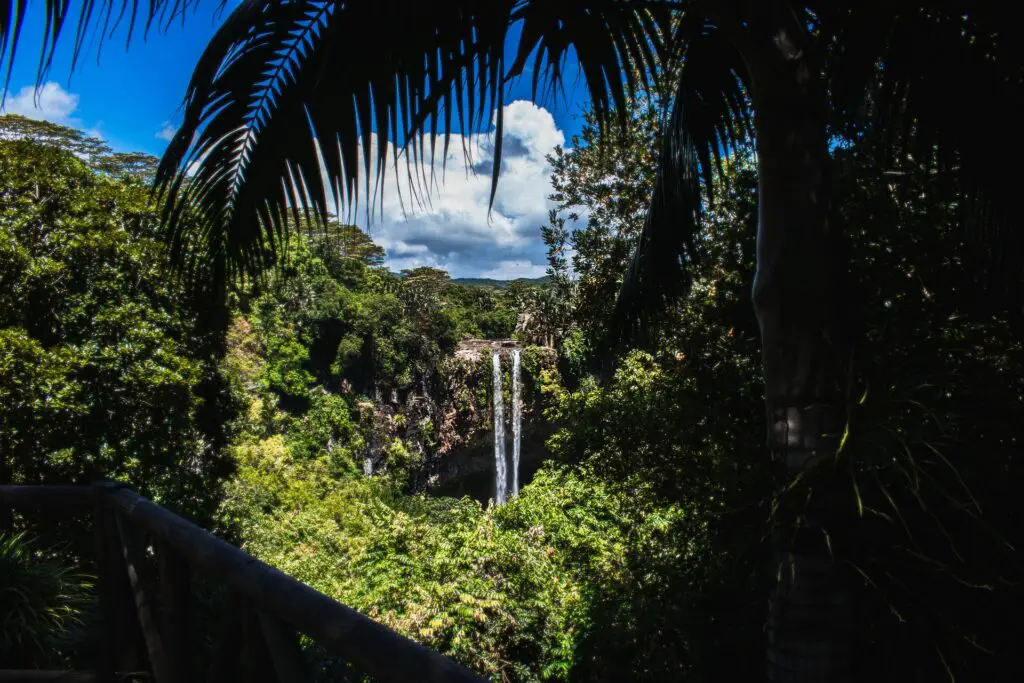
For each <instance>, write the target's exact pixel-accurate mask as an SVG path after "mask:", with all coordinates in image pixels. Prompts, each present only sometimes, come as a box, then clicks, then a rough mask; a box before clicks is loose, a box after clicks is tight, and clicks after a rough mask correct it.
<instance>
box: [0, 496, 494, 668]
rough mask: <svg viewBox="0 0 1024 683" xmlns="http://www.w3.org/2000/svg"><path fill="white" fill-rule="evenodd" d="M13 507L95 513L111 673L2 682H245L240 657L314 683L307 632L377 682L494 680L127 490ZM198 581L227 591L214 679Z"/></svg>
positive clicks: (19, 499)
mask: <svg viewBox="0 0 1024 683" xmlns="http://www.w3.org/2000/svg"><path fill="white" fill-rule="evenodd" d="M7 506H10V507H14V508H42V509H44V510H47V511H55V510H61V511H62V513H64V512H65V511H69V512H77V513H82V514H91V515H92V522H93V528H94V532H95V533H94V538H95V547H96V556H95V560H96V574H97V577H96V579H97V582H96V583H97V591H98V598H99V607H100V611H101V616H102V621H103V625H104V634H103V635H104V644H103V648H102V662H103V663H102V665H101V667H100V669H101V670H98V671H13V670H0V682H7V681H26V682H27V681H69V682H70V681H75V682H78V681H108V680H109V681H115V680H116V681H124V680H131V679H132V678H135V679H136V680H155V681H156V683H193V681H206V682H207V683H220V682H221V681H232V682H233V681H236V680H241V678H239V677H238V674H237V672H238V671H239V669H238V666H239V662H240V660H246V662H247V665H248V669H249V670H250V671H255V672H256V674H255V679H256V680H257V681H266V682H267V683H299V682H306V681H311V680H312V672H311V668H310V664H309V662H308V661H307V660H306V656H305V653H304V652H303V650H302V649H301V648H300V647H299V642H298V639H297V633H304V634H306V635H307V636H309V637H310V638H312V639H313V640H314V641H316V642H317V643H319V644H320V646H322V648H323V649H324V650H326V651H327V652H328V653H330V654H332V655H336V656H338V657H340V658H341V659H342V660H344V661H345V662H348V663H350V664H351V665H353V666H354V667H355V668H356V669H357V670H358V671H359V672H361V673H363V674H367V675H369V676H371V677H372V678H374V679H375V680H379V681H383V682H395V683H398V682H402V683H404V682H406V681H425V682H435V683H441V682H452V683H455V682H460V683H461V682H466V683H469V682H470V681H472V682H474V683H483V679H481V678H479V677H478V676H476V675H475V674H474V673H473V672H471V671H470V670H469V669H467V668H465V667H463V666H461V665H459V664H456V663H455V662H453V661H452V660H450V659H448V658H446V657H444V656H442V655H441V654H439V653H437V652H434V651H432V650H429V649H427V648H425V647H423V646H422V645H419V644H418V643H415V642H413V641H411V640H409V639H408V638H405V637H404V636H401V635H399V634H397V633H395V632H394V631H392V630H391V629H389V628H387V627H386V626H383V625H382V624H379V623H377V622H375V621H373V620H372V619H369V618H368V617H365V616H363V615H362V614H360V613H359V612H357V611H355V610H353V609H351V608H349V607H346V606H345V605H342V604H341V603H339V602H336V601H335V600H333V599H331V598H329V597H327V596H326V595H324V594H323V593H320V592H318V591H316V590H313V589H312V588H310V587H309V586H307V585H305V584H303V583H301V582H299V581H297V580H295V579H293V578H292V577H290V576H288V575H286V574H283V573H281V572H279V571H278V570H276V569H274V568H273V567H271V566H269V565H267V564H264V563H263V562H260V561H259V560H257V559H255V558H253V557H251V556H249V555H247V554H246V553H244V552H243V551H241V550H239V549H238V548H236V547H234V546H233V545H231V544H229V543H227V542H225V541H223V540H221V539H219V538H217V537H216V536H214V535H212V534H210V533H209V532H207V531H205V530H204V529H201V528H199V527H198V526H196V525H194V524H192V523H191V522H188V521H186V520H184V519H182V518H181V517H179V516H177V515H175V514H173V513H171V512H169V511H168V510H166V509H164V508H162V507H160V506H159V505H157V504H155V503H153V502H152V501H149V500H147V499H145V498H143V497H142V496H140V495H138V494H137V493H135V492H134V491H132V490H130V489H128V488H126V487H123V486H121V485H117V484H100V485H96V486H0V507H7ZM154 556H155V557H154ZM194 572H198V573H201V574H202V575H204V576H205V577H206V578H207V579H209V580H211V581H213V582H216V583H217V584H220V585H222V586H223V587H225V588H226V589H227V590H228V599H227V600H226V601H225V606H224V608H223V615H222V621H221V624H220V628H219V634H218V635H217V637H216V638H215V640H214V644H213V647H212V650H211V651H210V653H209V657H207V658H205V659H207V660H208V662H207V664H206V666H205V667H204V668H205V669H206V671H204V672H201V671H199V670H198V668H199V665H198V662H199V658H198V657H197V656H196V648H195V640H196V639H195V637H194V635H195V634H194V632H193V629H194V626H195V624H194V621H195V619H194V618H193V617H194V615H193V610H192V609H191V607H192V606H193V595H192V590H191V581H192V578H193V573H194ZM140 645H144V647H141V646H140ZM139 673H142V674H143V675H142V676H141V678H140V677H139Z"/></svg>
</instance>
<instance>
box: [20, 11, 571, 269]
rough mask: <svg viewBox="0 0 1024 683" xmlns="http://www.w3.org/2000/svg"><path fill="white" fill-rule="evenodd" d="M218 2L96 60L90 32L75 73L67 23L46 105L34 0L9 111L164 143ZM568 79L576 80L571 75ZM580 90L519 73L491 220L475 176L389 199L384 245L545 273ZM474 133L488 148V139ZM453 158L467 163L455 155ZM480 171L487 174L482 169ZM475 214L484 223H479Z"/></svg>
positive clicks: (427, 260) (118, 139)
mask: <svg viewBox="0 0 1024 683" xmlns="http://www.w3.org/2000/svg"><path fill="white" fill-rule="evenodd" d="M217 4H218V3H217V1H216V0H211V1H208V2H205V3H201V5H200V7H199V9H198V10H197V11H195V12H194V13H191V14H190V15H189V17H188V18H187V20H186V22H185V25H184V26H182V25H181V24H180V23H179V24H176V25H175V26H173V27H172V28H170V29H169V30H168V31H167V32H166V33H160V32H157V31H153V32H151V34H150V35H149V37H148V39H147V40H146V41H142V40H141V39H140V38H141V33H138V34H137V35H136V38H135V39H134V40H133V42H132V45H131V47H130V48H129V49H128V50H127V51H126V50H125V48H124V38H125V32H124V30H123V29H121V30H119V31H118V32H117V33H115V35H114V37H113V38H112V39H110V40H108V41H106V42H105V43H104V45H103V49H102V53H101V54H100V56H99V60H98V61H97V53H96V46H95V44H94V43H93V44H89V45H87V47H86V49H85V51H84V52H83V55H82V57H81V59H80V61H79V64H78V67H77V68H76V70H75V72H74V73H73V74H70V73H69V71H70V68H69V67H70V63H71V47H72V38H73V30H74V26H73V25H69V26H67V27H66V28H65V35H64V38H63V40H62V41H61V43H60V45H59V47H58V51H57V54H56V57H55V59H54V63H53V67H52V69H51V70H50V73H49V75H48V77H47V79H46V81H47V82H46V85H45V87H44V89H43V91H42V92H41V93H40V95H39V98H38V104H40V105H42V107H41V108H37V107H36V106H35V105H36V100H35V99H34V98H33V91H32V86H33V85H34V84H35V77H36V67H37V65H38V58H39V45H40V43H39V40H38V36H40V35H41V34H42V26H43V16H42V11H41V10H42V3H38V2H36V3H31V6H30V8H29V15H28V17H27V18H26V22H25V26H24V29H23V38H22V41H21V44H20V46H19V49H18V57H17V59H16V61H15V65H14V70H13V74H12V77H11V81H10V90H9V92H8V93H7V98H6V103H5V108H6V111H14V112H17V113H21V114H26V115H30V116H34V117H36V118H47V119H50V120H54V121H57V122H59V123H64V124H65V125H71V126H74V127H77V128H81V129H83V130H87V131H89V132H90V133H92V134H94V135H98V136H101V137H103V138H104V139H105V140H106V141H107V142H108V144H110V145H111V146H113V147H114V148H115V149H118V150H123V151H129V150H130V151H143V152H148V153H150V154H154V155H159V154H160V153H162V152H163V150H164V147H165V146H166V144H167V141H166V139H165V138H166V137H167V134H168V133H169V132H170V131H171V130H172V129H173V127H174V126H175V124H176V123H177V122H178V121H179V120H180V109H179V108H180V104H181V100H182V97H183V95H184V93H185V88H186V86H187V84H188V79H189V77H190V75H191V72H192V68H193V66H194V65H195V63H196V61H197V60H198V58H199V56H200V54H201V53H202V50H203V48H204V47H205V45H206V43H207V41H208V40H209V38H210V37H211V36H212V35H213V33H214V32H215V30H216V27H217V25H218V21H219V19H218V17H217V16H216V12H215V9H216V6H217ZM72 16H74V14H72ZM571 73H572V71H571V70H570V74H571ZM569 82H570V85H571V83H572V79H571V78H570V80H569ZM583 91H584V88H583V86H582V84H580V85H578V86H577V87H575V88H572V87H570V88H569V91H568V102H564V101H563V100H562V98H559V99H558V101H557V102H547V101H545V102H542V105H543V106H541V107H537V106H534V105H528V104H527V102H522V101H519V100H529V99H530V82H529V78H524V79H522V80H521V82H518V83H516V84H514V85H513V86H512V88H511V91H510V92H509V94H508V96H507V98H506V101H507V102H509V103H510V104H509V105H508V106H509V107H513V108H515V110H516V111H515V112H513V116H512V117H511V118H512V119H513V120H512V123H511V125H509V126H508V130H507V133H506V144H507V145H508V144H509V143H510V142H511V143H512V144H511V145H509V147H508V149H510V150H512V151H513V157H512V158H511V159H510V161H511V162H513V163H512V164H511V165H510V166H509V168H510V171H509V173H507V174H506V175H507V176H508V177H506V178H505V179H503V182H502V186H501V189H499V197H498V202H497V209H498V211H497V214H496V215H492V218H491V221H490V225H487V220H486V212H484V213H483V214H481V211H480V208H481V207H480V201H481V186H480V184H479V182H455V183H452V182H448V183H446V185H445V187H444V188H442V190H441V197H440V198H439V199H441V200H443V201H441V202H440V203H438V202H434V207H435V208H433V209H430V210H427V209H423V210H416V211H413V212H410V213H406V212H403V211H402V210H401V208H399V207H397V206H391V207H389V206H388V205H386V206H385V209H386V211H385V214H384V215H383V216H382V218H381V221H380V223H379V224H376V222H375V224H374V225H372V226H369V227H370V229H371V233H372V234H373V235H374V237H375V239H378V241H381V242H382V243H383V244H384V246H385V248H386V249H387V250H388V252H389V257H390V261H391V263H392V266H393V267H395V268H401V267H409V266H414V265H434V266H439V267H445V268H447V269H449V270H450V271H451V272H452V274H453V275H455V276H479V275H490V276H499V277H500V276H536V275H540V274H543V267H544V263H545V262H544V249H543V245H542V244H541V242H540V232H539V229H540V226H541V225H542V224H543V222H544V221H545V220H546V217H547V208H548V206H547V203H546V199H545V197H546V195H547V193H548V192H549V191H550V190H549V187H548V184H547V181H546V178H547V175H548V174H549V169H548V168H547V166H546V162H544V160H543V156H544V154H546V153H547V152H549V151H550V145H552V144H557V143H560V142H562V141H563V140H564V141H568V140H569V139H570V138H571V136H572V135H573V134H574V133H577V132H578V131H579V128H580V125H581V112H582V111H583V109H584V107H585V106H586V101H585V98H584V92H583ZM508 138H512V140H509V139H508ZM470 142H471V143H472V144H473V145H475V146H478V147H479V148H480V150H481V152H482V155H483V157H484V158H486V152H487V148H488V145H487V141H486V140H485V139H473V140H471V141H470ZM517 157H518V159H517ZM450 161H451V163H454V164H455V165H456V166H458V165H460V164H461V161H460V160H454V159H453V160H450ZM478 161H479V159H478ZM453 170H455V171H458V169H457V168H456V169H451V168H449V173H448V174H447V175H448V178H449V179H451V178H453V177H456V176H459V175H462V174H458V173H452V171H453ZM474 180H477V181H480V182H489V179H486V178H477V179H474ZM504 181H508V182H504ZM506 186H508V187H506ZM387 197H390V198H391V202H389V204H397V197H395V196H394V193H390V194H388V195H386V198H387ZM385 201H386V202H387V199H386V200H385ZM439 206H440V207H443V208H437V207H439ZM405 208H407V209H408V208H409V207H405ZM480 220H483V222H484V225H482V226H481V225H477V222H479V221H480ZM496 225H497V226H498V227H497V228H495V226H496ZM501 226H504V227H501Z"/></svg>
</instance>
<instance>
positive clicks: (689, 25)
mask: <svg viewBox="0 0 1024 683" xmlns="http://www.w3.org/2000/svg"><path fill="white" fill-rule="evenodd" d="M674 43H675V44H676V45H677V46H679V50H680V52H679V56H680V62H679V66H678V69H679V77H678V84H677V87H676V93H675V98H674V102H673V106H672V110H671V115H670V116H669V117H668V118H667V119H666V121H665V124H664V130H663V133H662V141H661V160H660V165H659V166H660V168H659V173H658V176H657V179H656V183H655V187H654V193H653V196H652V200H651V206H650V209H649V211H648V215H647V219H646V222H645V224H644V228H643V231H642V232H641V235H640V240H639V243H638V245H637V248H636V251H635V252H634V256H633V261H632V263H631V265H630V268H629V271H628V272H627V273H626V275H625V277H624V279H623V282H622V287H621V289H620V292H619V297H618V300H617V302H616V308H615V313H614V318H613V324H612V328H611V332H612V334H613V336H614V340H613V343H617V342H623V341H626V340H636V339H646V338H648V337H649V336H650V333H651V329H652V325H653V324H654V323H656V322H657V320H658V318H659V316H660V315H661V314H662V313H663V312H664V311H665V309H666V307H667V306H668V305H669V303H670V302H671V301H672V299H673V298H675V297H677V296H679V295H680V294H681V293H683V292H684V291H685V289H686V287H687V286H688V285H689V279H688V271H687V268H686V267H685V265H686V262H687V261H688V260H692V259H696V258H697V256H698V251H697V248H696V244H695V240H696V238H697V234H698V230H699V221H700V216H701V213H702V202H704V201H707V202H712V203H713V202H714V198H715V181H716V179H724V176H725V173H724V170H723V166H724V159H725V157H726V156H727V155H728V154H729V152H730V151H732V150H735V149H736V148H737V147H739V146H741V145H744V144H746V143H748V142H749V141H750V135H751V131H752V126H751V120H750V111H751V110H750V105H749V100H748V93H749V82H748V76H747V72H746V70H745V67H744V65H743V63H742V60H741V58H740V55H739V53H738V52H737V51H736V49H735V47H734V46H733V45H732V44H731V43H729V41H728V40H727V39H726V38H725V36H724V35H723V34H722V32H721V31H720V30H718V29H717V28H716V27H715V26H714V25H712V24H709V23H706V22H705V21H704V20H703V19H699V18H693V17H684V18H683V20H682V21H681V22H680V23H679V25H678V27H677V29H676V31H675V36H674Z"/></svg>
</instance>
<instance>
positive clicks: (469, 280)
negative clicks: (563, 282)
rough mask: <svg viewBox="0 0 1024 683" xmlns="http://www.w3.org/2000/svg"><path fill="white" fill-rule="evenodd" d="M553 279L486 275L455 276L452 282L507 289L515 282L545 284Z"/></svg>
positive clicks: (546, 277)
mask: <svg viewBox="0 0 1024 683" xmlns="http://www.w3.org/2000/svg"><path fill="white" fill-rule="evenodd" d="M550 281H551V278H549V277H548V276H547V275H545V276H543V277H533V278H529V277H517V278H515V279H514V280H492V279H491V278H486V277H459V278H453V279H452V282H454V283H455V284H459V285H465V286H467V287H494V288H495V289H505V288H506V287H508V286H509V285H510V284H512V283H513V282H523V283H526V284H528V285H536V286H544V285H547V284H548V283H549V282H550Z"/></svg>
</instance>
